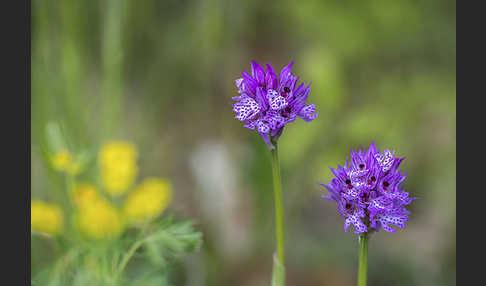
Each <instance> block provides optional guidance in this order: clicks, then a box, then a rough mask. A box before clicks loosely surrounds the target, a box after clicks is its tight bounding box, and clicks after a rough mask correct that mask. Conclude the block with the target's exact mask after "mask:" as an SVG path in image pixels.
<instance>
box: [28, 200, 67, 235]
mask: <svg viewBox="0 0 486 286" xmlns="http://www.w3.org/2000/svg"><path fill="white" fill-rule="evenodd" d="M62 227H63V214H62V211H61V209H60V208H59V206H57V205H54V204H49V203H46V202H43V201H40V200H33V201H32V202H31V228H32V230H34V231H39V232H43V233H46V234H50V235H56V234H58V233H59V232H60V231H61V230H62Z"/></svg>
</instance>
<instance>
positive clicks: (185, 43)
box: [32, 0, 456, 286]
mask: <svg viewBox="0 0 486 286" xmlns="http://www.w3.org/2000/svg"><path fill="white" fill-rule="evenodd" d="M455 7H456V3H455V1H449V0H444V1H425V0H413V1H411V0H399V1H386V0H375V1H349V0H340V1H319V0H310V1H290V0H283V1H278V2H277V1H275V2H272V1H257V0H250V1H234V0H230V1H222V0H184V1H180V0H167V1H159V0H145V1H135V0H130V1H129V0H118V1H116V0H109V1H99V0H85V1H60V0H57V1H56V0H33V1H32V198H41V199H46V200H49V199H51V198H50V197H49V189H50V188H55V187H56V182H55V179H54V177H53V176H52V174H51V171H50V170H49V169H48V168H47V167H46V165H45V163H44V162H43V158H42V156H43V152H42V150H43V146H44V145H46V144H47V143H46V142H48V141H49V138H48V137H49V135H48V132H46V126H47V124H48V122H53V121H55V122H59V123H60V124H62V126H63V130H64V132H65V134H66V138H67V139H68V141H69V142H70V145H71V146H72V148H73V149H75V150H76V149H82V150H89V151H90V152H92V153H93V154H96V152H97V150H98V149H99V148H100V146H101V144H103V142H105V141H106V140H109V139H121V140H126V141H130V142H133V143H134V144H136V145H137V146H138V149H139V153H140V155H139V158H140V162H139V163H140V166H141V169H140V174H141V175H143V176H163V177H166V178H169V179H170V180H171V181H172V183H173V186H174V202H173V203H172V205H171V209H172V210H174V211H175V212H177V213H178V214H180V216H182V217H187V218H192V219H193V220H194V221H195V222H196V228H197V229H198V230H200V231H202V232H203V233H204V243H203V246H202V248H201V250H200V251H199V252H198V253H196V254H192V255H190V256H187V257H185V258H184V259H183V262H182V266H181V267H179V268H177V269H176V271H178V272H179V274H178V275H179V277H182V278H181V279H179V280H178V283H179V284H178V285H188V286H189V285H190V286H203V285H204V286H219V285H221V286H222V285H233V286H240V285H251V286H259V285H269V282H270V274H271V269H272V253H273V251H274V222H273V220H274V209H273V193H272V181H271V164H270V153H269V152H268V150H267V147H266V146H265V144H264V143H263V141H262V140H261V138H260V137H259V136H258V135H257V134H256V133H255V132H250V131H249V130H247V129H245V128H243V127H242V125H241V124H240V122H238V121H237V120H236V119H234V118H233V117H234V114H233V113H232V110H231V106H230V103H231V97H232V96H235V95H236V93H237V90H236V87H235V86H234V80H235V79H236V78H238V77H239V76H240V73H241V72H242V71H243V69H246V70H249V69H250V61H251V60H257V61H259V62H261V63H271V64H272V65H273V66H274V67H275V69H276V70H280V68H281V67H283V66H284V65H286V64H287V63H288V62H290V61H291V60H295V64H294V72H295V73H296V74H297V75H299V76H300V77H301V79H303V80H305V81H306V82H308V81H311V82H312V88H311V92H310V96H309V102H312V103H315V104H316V105H317V107H318V112H319V113H320V115H319V117H318V119H316V120H315V121H313V122H311V123H306V122H304V121H302V120H298V121H296V122H295V123H294V124H292V125H291V126H289V127H288V128H286V130H285V131H284V134H283V135H282V137H281V139H280V140H279V149H280V158H281V172H282V183H283V192H284V212H285V234H286V249H287V255H286V256H287V259H286V260H287V261H286V264H287V265H286V268H287V269H286V270H287V281H288V282H287V284H288V285H301V286H313V285H343V286H346V285H354V284H355V281H356V278H355V277H356V271H357V254H358V253H357V250H358V248H357V247H358V241H357V237H356V236H355V235H353V234H352V233H345V232H344V231H343V220H344V219H343V218H342V217H340V216H339V215H338V214H337V211H336V205H335V204H334V203H333V202H329V201H325V200H322V199H321V198H320V196H321V195H322V194H324V192H323V188H321V187H320V186H318V184H317V183H318V182H327V181H328V180H329V179H330V176H331V172H330V171H329V169H328V167H329V166H332V167H335V166H336V165H337V164H343V163H344V161H345V158H346V156H348V154H349V150H350V148H355V149H356V148H358V147H360V146H363V147H367V145H368V144H369V143H370V142H371V141H372V140H373V141H375V142H376V144H377V146H378V148H380V149H383V148H390V149H394V150H396V151H397V153H398V154H399V155H400V156H406V160H405V161H404V163H403V165H402V167H401V169H402V170H404V171H405V172H407V173H408V177H407V179H406V181H405V186H406V189H407V190H408V191H409V192H410V193H411V194H412V195H413V196H416V197H418V198H419V199H418V200H417V201H415V202H413V203H412V204H411V206H410V207H409V209H410V210H411V211H412V214H411V216H410V221H409V223H408V227H407V228H406V229H404V230H402V231H400V232H398V233H393V234H389V233H386V232H380V233H378V234H377V235H375V236H373V237H372V239H371V241H370V246H369V249H370V254H369V272H370V273H369V284H370V285H375V286H378V285H384V286H385V285H386V286H389V285H407V286H409V285H427V286H430V285H455V284H456V282H455V278H456V270H455V267H456V207H455V205H456V8H455ZM50 259H54V258H53V257H52V255H49V253H48V251H46V249H45V247H44V243H43V242H40V241H38V240H37V239H33V240H32V270H33V275H34V274H35V271H36V270H37V269H39V268H40V267H41V265H42V264H43V263H47V261H49V260H50Z"/></svg>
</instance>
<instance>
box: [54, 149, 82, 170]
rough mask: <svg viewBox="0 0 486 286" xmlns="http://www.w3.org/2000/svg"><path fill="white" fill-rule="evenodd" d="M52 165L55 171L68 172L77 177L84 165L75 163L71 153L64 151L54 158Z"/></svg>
mask: <svg viewBox="0 0 486 286" xmlns="http://www.w3.org/2000/svg"><path fill="white" fill-rule="evenodd" d="M52 165H53V167H54V169H56V170H58V171H61V172H67V173H69V174H71V175H77V174H79V173H80V171H81V169H82V164H81V163H80V162H75V161H74V160H73V156H72V155H71V153H70V152H69V151H68V150H66V149H63V150H61V151H59V152H57V153H56V154H54V156H53V157H52Z"/></svg>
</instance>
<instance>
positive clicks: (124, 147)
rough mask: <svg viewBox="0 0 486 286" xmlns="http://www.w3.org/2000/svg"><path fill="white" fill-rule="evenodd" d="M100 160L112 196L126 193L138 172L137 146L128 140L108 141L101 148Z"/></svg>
mask: <svg viewBox="0 0 486 286" xmlns="http://www.w3.org/2000/svg"><path fill="white" fill-rule="evenodd" d="M99 160H100V166H101V177H102V183H103V187H104V188H105V190H106V191H107V192H108V193H109V194H111V195H112V196H119V195H122V194H124V193H125V192H126V191H127V190H128V188H129V187H131V186H132V184H133V182H134V181H135V178H136V176H137V173H138V167H137V162H136V160H137V149H136V148H135V146H134V145H133V144H131V143H128V142H121V141H112V142H108V143H106V144H105V145H104V146H103V147H102V148H101V150H100V153H99Z"/></svg>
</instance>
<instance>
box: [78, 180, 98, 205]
mask: <svg viewBox="0 0 486 286" xmlns="http://www.w3.org/2000/svg"><path fill="white" fill-rule="evenodd" d="M72 198H73V201H74V204H75V205H76V206H78V207H82V206H85V205H86V204H89V203H91V202H94V201H95V200H97V199H100V196H99V193H98V190H97V189H96V187H95V186H93V185H91V184H87V183H81V184H77V185H76V186H75V187H74V188H73V192H72Z"/></svg>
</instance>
